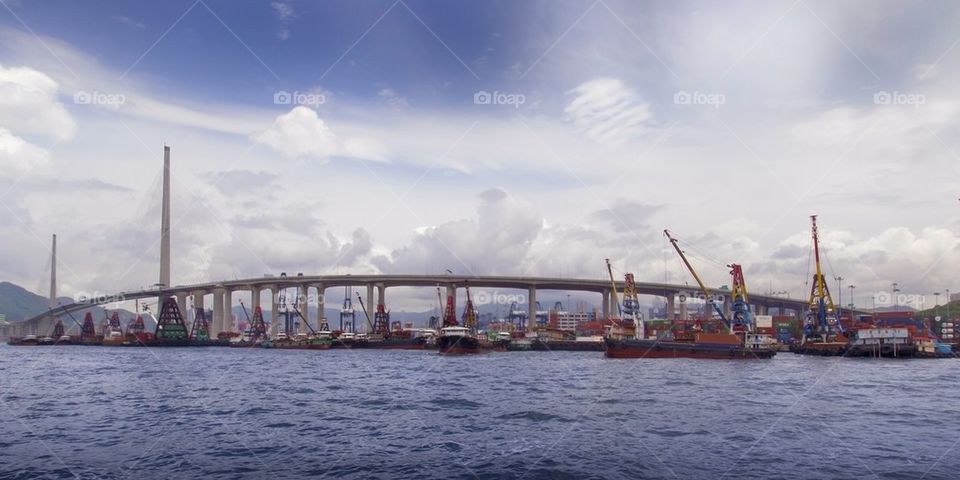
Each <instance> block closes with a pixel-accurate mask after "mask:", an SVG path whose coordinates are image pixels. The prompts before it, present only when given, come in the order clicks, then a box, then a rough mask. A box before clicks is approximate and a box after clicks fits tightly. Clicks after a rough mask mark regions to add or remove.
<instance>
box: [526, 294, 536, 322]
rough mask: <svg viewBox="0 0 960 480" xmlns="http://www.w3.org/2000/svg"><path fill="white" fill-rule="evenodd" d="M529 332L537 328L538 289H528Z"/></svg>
mask: <svg viewBox="0 0 960 480" xmlns="http://www.w3.org/2000/svg"><path fill="white" fill-rule="evenodd" d="M527 312H528V313H527V331H533V329H534V328H536V326H537V287H530V288H528V289H527Z"/></svg>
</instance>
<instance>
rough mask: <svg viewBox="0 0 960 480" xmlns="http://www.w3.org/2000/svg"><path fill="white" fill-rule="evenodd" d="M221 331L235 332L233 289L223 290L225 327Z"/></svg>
mask: <svg viewBox="0 0 960 480" xmlns="http://www.w3.org/2000/svg"><path fill="white" fill-rule="evenodd" d="M220 331H221V332H234V331H236V327H234V326H233V290H231V289H229V288H228V289H226V290H224V292H223V329H222V330H220Z"/></svg>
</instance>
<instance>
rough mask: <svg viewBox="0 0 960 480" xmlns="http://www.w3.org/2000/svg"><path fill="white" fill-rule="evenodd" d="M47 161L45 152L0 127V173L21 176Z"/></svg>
mask: <svg viewBox="0 0 960 480" xmlns="http://www.w3.org/2000/svg"><path fill="white" fill-rule="evenodd" d="M48 160H49V158H48V155H47V151H46V150H44V149H42V148H40V147H37V146H36V145H33V144H31V143H29V142H27V141H25V140H24V139H22V138H20V137H17V136H16V135H14V134H13V133H11V132H10V131H9V130H7V129H5V128H2V127H0V172H2V173H4V174H7V175H11V176H13V175H18V176H19V175H23V174H25V173H27V172H29V171H31V170H33V169H34V168H36V167H38V166H42V165H45V164H46V163H47V161H48Z"/></svg>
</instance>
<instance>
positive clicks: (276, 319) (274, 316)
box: [267, 285, 280, 337]
mask: <svg viewBox="0 0 960 480" xmlns="http://www.w3.org/2000/svg"><path fill="white" fill-rule="evenodd" d="M267 290H270V312H271V313H270V336H271V337H275V336H277V333H278V332H279V331H280V316H279V315H278V313H277V312H278V311H279V309H280V288H278V287H277V286H276V285H272V286H270V287H267Z"/></svg>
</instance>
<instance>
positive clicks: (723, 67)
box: [0, 0, 960, 308]
mask: <svg viewBox="0 0 960 480" xmlns="http://www.w3.org/2000/svg"><path fill="white" fill-rule="evenodd" d="M958 20H960V6H958V5H957V4H956V3H955V2H950V1H943V2H873V1H870V2H867V1H862V2H860V1H851V2H840V3H838V2H827V1H812V0H802V1H801V0H796V1H786V2H732V3H728V2H724V3H722V4H720V3H718V2H707V1H692V2H621V1H617V0H598V1H520V2H518V1H489V2H471V3H468V2H439V1H417V0H403V1H390V0H388V1H373V0H370V1H359V2H307V1H292V0H291V1H252V0H243V1H225V0H188V1H177V0H170V1H164V2H145V1H143V2H140V1H135V2H117V1H99V2H74V1H59V0H48V1H41V2H36V1H34V2H28V1H23V0H2V1H0V206H2V208H0V222H2V225H4V228H5V231H4V234H3V242H2V247H0V279H3V280H8V281H12V282H15V283H18V284H21V285H23V286H25V287H27V288H29V289H32V290H35V291H38V292H45V290H46V286H45V285H46V283H47V281H48V280H47V278H48V277H47V275H48V273H47V271H48V269H49V262H50V261H49V249H50V235H51V234H53V233H56V234H58V247H59V254H60V261H59V262H58V265H59V281H60V293H61V294H64V295H78V294H81V293H84V294H90V293H96V292H115V291H118V290H130V289H139V288H142V287H146V286H149V285H152V284H154V283H156V281H157V275H158V262H159V217H160V215H159V210H160V195H159V193H160V183H161V180H160V179H161V169H162V152H163V145H165V144H166V145H169V146H170V147H171V151H172V174H173V179H172V185H173V192H174V195H173V197H174V198H173V207H172V218H173V235H172V242H173V268H172V271H173V283H174V284H190V283H199V282H206V281H214V280H219V279H235V278H247V277H259V276H262V275H264V274H278V273H279V272H290V273H293V272H304V273H305V274H324V273H338V274H345V273H376V272H381V273H412V274H424V273H443V272H444V271H446V270H451V271H453V272H456V273H457V274H463V275H498V274H503V275H526V276H562V277H583V278H603V277H604V276H605V275H606V269H605V265H604V259H605V258H609V259H610V260H611V263H612V264H613V267H614V271H615V273H616V275H618V276H619V275H622V274H623V273H625V272H633V273H634V274H635V275H636V277H637V278H638V280H641V281H657V282H659V281H668V282H671V283H683V282H688V283H693V278H692V277H691V276H690V274H689V273H687V272H686V271H685V270H684V269H683V266H682V264H680V263H679V260H678V258H677V256H676V255H675V253H674V252H673V251H672V250H671V249H670V246H669V244H668V243H667V242H666V240H665V238H664V236H663V233H662V232H663V230H664V229H670V231H671V232H672V233H673V234H674V235H675V236H676V237H678V238H679V239H681V243H682V245H684V248H685V249H686V250H687V252H688V253H689V254H690V256H691V260H692V261H693V263H694V265H695V266H696V267H697V268H698V272H699V273H700V274H701V275H702V276H703V277H704V278H705V279H706V280H707V283H709V284H710V285H723V284H727V283H729V276H728V269H727V268H726V267H725V265H726V264H728V263H732V262H735V263H739V264H742V265H743V266H744V271H745V275H746V280H747V283H748V286H750V288H751V290H752V291H754V292H758V293H765V292H787V294H789V295H790V296H791V297H792V298H803V297H804V296H805V295H806V294H807V292H808V291H809V279H810V278H811V275H812V272H811V266H810V261H809V252H810V220H809V215H811V214H817V215H819V220H818V223H819V226H820V234H821V243H822V247H823V250H824V253H825V261H824V269H825V273H826V275H827V276H828V277H829V278H831V279H835V278H836V277H843V279H844V280H842V283H841V285H842V286H843V288H842V292H841V294H842V295H845V296H846V295H849V293H850V292H851V291H852V292H853V293H854V294H855V297H854V298H855V301H856V302H857V303H858V304H860V305H864V306H866V305H870V303H871V301H872V299H875V298H877V296H878V295H880V296H881V297H880V298H881V299H883V298H889V296H890V295H889V294H890V292H891V290H892V289H893V288H894V287H893V283H894V282H896V283H897V284H898V287H897V288H898V289H899V290H900V293H901V295H904V296H906V298H904V299H903V300H901V302H900V303H909V302H911V301H912V302H914V306H927V307H929V306H932V304H933V303H934V302H935V301H936V300H935V299H934V298H933V297H932V294H933V293H934V292H941V293H944V294H945V293H946V290H947V289H950V290H951V291H954V292H957V293H960V282H955V277H956V274H955V272H956V270H957V269H956V266H957V265H958V264H960V234H958V229H960V215H958V213H960V202H958V197H960V194H958V193H960V157H958V153H957V152H960V135H958V126H960V116H958V114H960V93H958V92H957V91H956V88H955V80H956V78H957V74H958V73H960V47H958V46H957V45H958V43H960V33H958V32H957V29H956V28H955V27H956V25H957V24H958ZM849 285H855V286H856V288H855V290H851V289H849ZM831 286H833V284H831ZM884 294H886V296H883V295H884ZM834 295H837V293H836V292H834ZM400 297H402V298H397V299H396V300H394V301H395V302H396V304H397V305H398V306H400V307H409V308H417V306H419V305H428V306H429V305H430V302H432V301H433V294H432V293H431V292H429V291H424V292H412V291H409V292H405V293H404V295H402V296H400ZM559 298H560V297H559V296H558V299H559ZM547 300H549V301H552V299H551V298H547ZM848 301H849V300H845V301H844V303H847V302H848ZM924 301H925V302H926V304H924V303H923V302H924ZM434 303H435V302H434ZM941 303H942V300H941Z"/></svg>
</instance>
